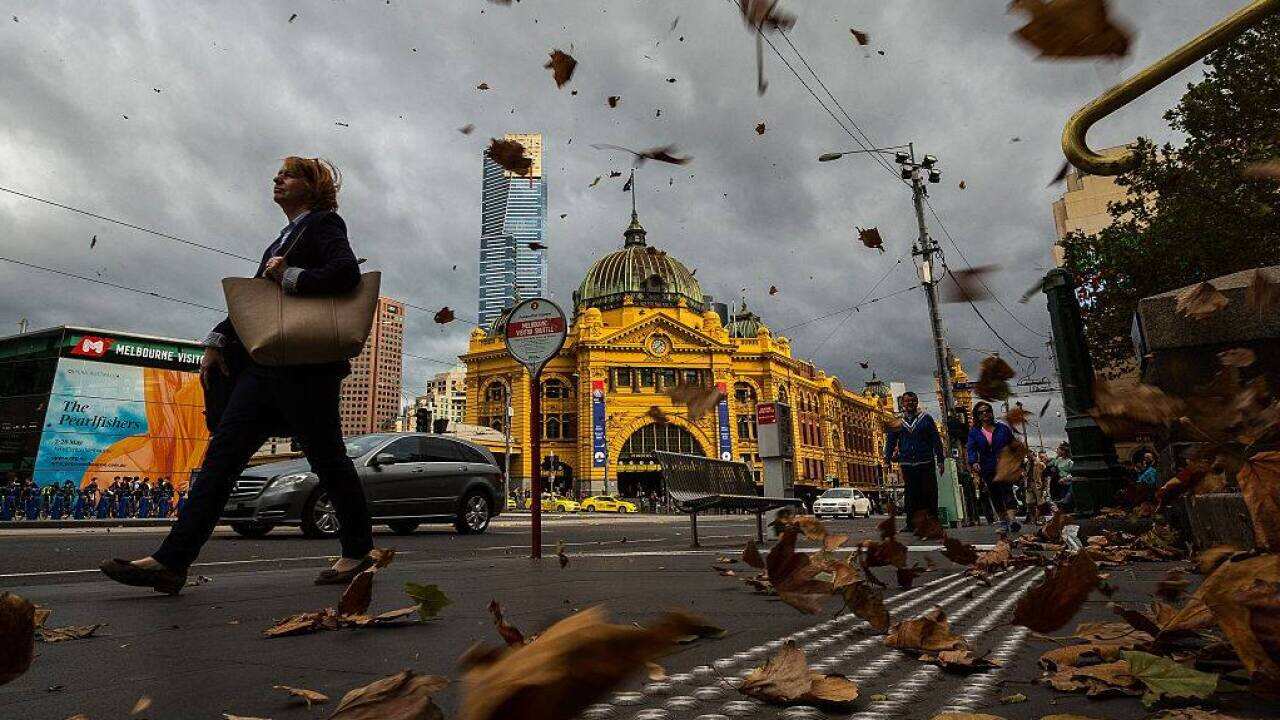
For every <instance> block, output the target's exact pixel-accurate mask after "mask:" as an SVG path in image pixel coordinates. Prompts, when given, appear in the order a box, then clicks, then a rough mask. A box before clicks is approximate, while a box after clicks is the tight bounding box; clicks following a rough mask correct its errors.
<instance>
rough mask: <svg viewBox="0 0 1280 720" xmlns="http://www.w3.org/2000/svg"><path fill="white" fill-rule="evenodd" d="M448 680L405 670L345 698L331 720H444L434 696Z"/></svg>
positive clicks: (354, 691)
mask: <svg viewBox="0 0 1280 720" xmlns="http://www.w3.org/2000/svg"><path fill="white" fill-rule="evenodd" d="M448 684H449V681H448V679H446V678H442V677H437V676H435V675H417V674H415V673H414V672H413V671H412V670H401V671H400V672H398V673H396V674H395V675H391V676H389V677H384V678H382V679H381V680H375V681H374V682H371V683H369V684H368V685H364V686H362V687H358V688H355V689H354V690H351V691H349V692H348V693H347V694H346V695H343V696H342V700H340V701H339V702H338V707H337V709H336V710H334V711H333V714H332V715H330V716H329V720H444V713H442V712H441V711H440V708H439V707H437V706H436V704H435V702H433V701H432V699H431V696H432V695H435V694H436V693H437V692H439V691H441V690H443V689H444V687H445V686H446V685H448Z"/></svg>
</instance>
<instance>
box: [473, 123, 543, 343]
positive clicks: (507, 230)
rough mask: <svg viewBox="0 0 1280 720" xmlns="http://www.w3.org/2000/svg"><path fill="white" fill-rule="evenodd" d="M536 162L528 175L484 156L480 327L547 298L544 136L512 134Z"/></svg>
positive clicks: (511, 138) (528, 155)
mask: <svg viewBox="0 0 1280 720" xmlns="http://www.w3.org/2000/svg"><path fill="white" fill-rule="evenodd" d="M505 139H507V140H515V141H516V142H519V143H520V144H521V145H523V146H524V148H525V151H524V154H525V156H526V157H528V158H529V159H531V160H532V161H533V166H532V168H531V169H530V172H529V174H528V175H516V174H515V173H512V172H508V171H506V170H503V169H502V166H500V165H498V164H497V163H495V162H494V161H493V160H491V159H490V158H489V156H488V155H487V154H486V155H485V156H484V185H483V189H482V195H481V210H480V213H481V219H480V304H479V312H478V314H479V316H480V324H481V326H483V327H488V326H489V325H490V324H492V323H493V321H494V320H497V319H498V317H499V316H501V315H502V312H503V311H504V310H506V309H507V308H509V307H511V306H513V305H515V304H516V303H517V302H519V301H520V300H523V299H525V298H531V297H543V296H545V295H546V292H547V251H546V250H545V249H538V250H534V249H531V248H530V247H529V245H530V243H540V244H541V245H543V246H545V245H546V244H547V233H546V226H547V186H546V180H545V179H544V178H543V176H542V168H543V162H542V135H541V134H539V133H508V134H507V135H506V138H505Z"/></svg>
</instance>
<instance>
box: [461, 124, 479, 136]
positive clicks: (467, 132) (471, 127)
mask: <svg viewBox="0 0 1280 720" xmlns="http://www.w3.org/2000/svg"><path fill="white" fill-rule="evenodd" d="M475 129H476V126H475V125H472V124H471V123H467V124H466V125H463V126H462V127H460V128H458V132H460V133H462V134H463V135H470V134H471V132H472V131H473V130H475Z"/></svg>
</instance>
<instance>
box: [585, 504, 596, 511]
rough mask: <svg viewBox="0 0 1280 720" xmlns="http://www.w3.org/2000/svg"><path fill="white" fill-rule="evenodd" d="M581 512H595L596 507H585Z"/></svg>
mask: <svg viewBox="0 0 1280 720" xmlns="http://www.w3.org/2000/svg"><path fill="white" fill-rule="evenodd" d="M582 511H583V512H595V511H596V506H595V505H592V506H590V507H585V508H583V509H582Z"/></svg>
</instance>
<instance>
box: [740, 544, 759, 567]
mask: <svg viewBox="0 0 1280 720" xmlns="http://www.w3.org/2000/svg"><path fill="white" fill-rule="evenodd" d="M742 562H744V563H746V564H748V565H750V566H751V567H753V568H758V569H761V570H763V569H764V558H763V557H761V556H760V549H759V548H757V547H756V541H755V540H748V541H747V546H746V547H744V548H743V549H742Z"/></svg>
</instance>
